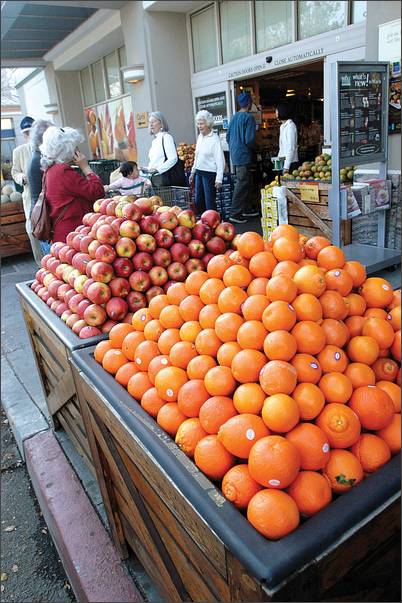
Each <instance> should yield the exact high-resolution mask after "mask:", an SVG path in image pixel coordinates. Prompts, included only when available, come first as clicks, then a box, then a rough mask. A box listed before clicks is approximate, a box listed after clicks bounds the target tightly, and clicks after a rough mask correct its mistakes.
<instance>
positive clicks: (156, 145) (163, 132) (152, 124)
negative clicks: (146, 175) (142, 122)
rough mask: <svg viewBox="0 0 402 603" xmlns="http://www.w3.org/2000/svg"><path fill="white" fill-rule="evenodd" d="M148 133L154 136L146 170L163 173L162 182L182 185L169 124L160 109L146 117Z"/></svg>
mask: <svg viewBox="0 0 402 603" xmlns="http://www.w3.org/2000/svg"><path fill="white" fill-rule="evenodd" d="M148 124H149V133H150V134H152V136H154V139H153V141H152V144H151V148H150V149H149V153H148V159H149V163H148V168H147V169H148V171H150V172H152V173H159V174H165V175H166V179H165V181H164V182H163V184H165V185H168V184H172V185H175V186H184V185H185V177H184V171H183V173H182V174H181V173H180V170H178V169H175V170H173V169H172V168H174V167H175V166H176V168H177V167H178V160H179V158H178V155H177V150H176V145H175V142H174V139H173V136H172V135H171V134H170V132H169V126H168V123H167V121H166V119H165V118H164V116H163V115H162V113H161V112H160V111H153V112H152V113H150V114H149V118H148Z"/></svg>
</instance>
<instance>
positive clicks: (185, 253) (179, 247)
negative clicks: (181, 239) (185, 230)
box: [170, 243, 190, 264]
mask: <svg viewBox="0 0 402 603" xmlns="http://www.w3.org/2000/svg"><path fill="white" fill-rule="evenodd" d="M170 254H171V256H172V260H173V261H174V262H180V263H181V264H185V263H186V262H187V260H188V259H189V257H190V252H189V249H188V247H187V245H184V244H183V243H175V244H174V245H172V246H171V248H170Z"/></svg>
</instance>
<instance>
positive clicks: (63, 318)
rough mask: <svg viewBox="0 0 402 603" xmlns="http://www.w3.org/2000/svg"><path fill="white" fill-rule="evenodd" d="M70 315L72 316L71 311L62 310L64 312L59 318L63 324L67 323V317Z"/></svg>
mask: <svg viewBox="0 0 402 603" xmlns="http://www.w3.org/2000/svg"><path fill="white" fill-rule="evenodd" d="M71 315H72V312H71V310H69V309H68V308H67V310H64V312H63V314H62V315H61V316H60V318H61V320H62V321H63V322H67V318H68V317H69V316H71Z"/></svg>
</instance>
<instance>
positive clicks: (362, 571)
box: [71, 348, 400, 601]
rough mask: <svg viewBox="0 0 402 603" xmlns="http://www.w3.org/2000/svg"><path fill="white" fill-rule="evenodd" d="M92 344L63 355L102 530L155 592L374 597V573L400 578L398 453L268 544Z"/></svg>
mask: <svg viewBox="0 0 402 603" xmlns="http://www.w3.org/2000/svg"><path fill="white" fill-rule="evenodd" d="M93 351H94V348H85V349H83V350H76V351H74V352H73V353H72V355H71V362H72V366H73V376H74V380H75V384H76V390H77V393H78V398H79V404H80V407H81V411H82V417H83V420H84V423H85V427H86V430H87V434H88V439H89V443H90V446H91V452H92V457H93V460H94V464H95V469H96V473H97V477H98V481H99V485H100V489H101V492H102V496H103V501H104V504H105V508H106V510H107V514H108V519H109V523H110V527H111V533H112V536H113V538H114V542H115V544H116V546H117V547H118V549H119V551H120V553H121V555H122V556H123V557H125V556H126V555H127V551H128V547H131V549H132V550H133V551H134V553H135V554H136V556H137V557H138V559H139V560H140V562H141V563H142V565H143V566H144V568H145V569H146V571H147V572H148V573H149V575H150V576H151V578H152V580H153V581H154V582H155V584H156V586H157V587H158V589H159V591H160V593H161V595H162V597H163V599H164V600H168V601H295V600H297V601H319V600H321V601H322V600H325V601H331V600H336V599H337V600H347V601H353V600H356V601H362V600H376V599H372V598H370V597H372V596H375V588H378V576H379V575H380V576H381V578H380V584H382V585H385V584H389V582H387V580H392V579H395V576H396V575H399V565H397V564H398V559H397V557H398V553H399V544H398V529H399V521H400V519H399V493H398V489H399V461H400V459H399V458H398V457H396V458H394V459H392V460H391V461H390V462H389V463H388V464H387V465H385V466H384V467H383V468H382V469H381V470H379V471H378V472H376V473H375V474H373V475H372V476H370V477H368V478H367V479H365V480H364V481H363V482H362V483H361V484H359V485H358V486H356V487H355V488H353V489H352V490H351V491H350V492H348V493H347V494H345V495H343V496H342V497H339V498H338V499H336V500H335V501H334V502H332V503H331V505H329V507H327V508H326V509H324V510H323V511H321V513H319V514H317V515H316V516H315V517H312V518H310V519H309V520H308V521H305V522H303V523H302V524H301V525H300V526H299V528H298V529H297V530H295V532H293V533H292V534H289V535H288V536H287V537H285V538H283V539H282V540H280V541H278V542H270V541H268V540H266V539H265V538H263V537H262V536H261V535H260V534H259V533H258V532H257V531H256V530H255V529H254V528H253V527H252V526H251V525H250V524H249V523H248V522H247V520H246V519H245V517H244V515H243V514H241V513H240V512H239V511H238V510H237V509H236V508H235V507H234V506H233V505H232V504H231V503H230V502H228V501H227V500H226V499H225V498H224V497H223V496H222V494H221V492H220V491H219V490H218V489H217V488H216V487H215V486H214V485H213V484H212V483H211V482H210V481H209V480H208V479H207V478H206V477H205V475H204V474H202V473H201V472H200V471H199V470H198V469H197V467H196V466H195V465H194V463H193V462H192V461H191V460H190V459H189V458H188V457H187V456H185V454H184V453H182V452H181V451H180V450H179V448H178V447H177V446H176V444H175V443H174V441H173V440H172V439H171V438H170V437H169V436H168V435H167V434H166V433H165V432H164V431H163V430H162V429H160V428H159V426H158V425H157V423H156V422H155V421H154V420H153V419H152V418H151V417H150V416H149V415H148V414H147V413H145V411H144V410H143V409H142V408H141V407H140V405H139V404H138V403H137V402H136V401H135V400H134V399H133V398H132V397H131V396H130V395H129V394H128V393H127V391H126V390H125V389H124V388H123V387H122V386H121V385H119V384H118V383H117V382H116V381H115V380H114V379H113V377H112V376H111V375H109V374H107V373H106V372H105V371H104V370H103V369H102V367H101V366H100V365H99V364H98V363H97V362H96V361H95V360H94V358H93ZM378 562H380V563H381V564H383V565H382V566H381V568H378V567H375V563H378ZM372 576H375V577H376V580H375V582H373V580H372ZM362 577H363V579H362ZM367 584H369V585H371V586H369V587H368V586H367ZM369 591H370V592H369ZM379 596H380V595H379ZM324 597H325V598H324ZM331 597H332V598H331ZM338 597H339V598H338ZM379 600H382V599H381V598H380V599H379Z"/></svg>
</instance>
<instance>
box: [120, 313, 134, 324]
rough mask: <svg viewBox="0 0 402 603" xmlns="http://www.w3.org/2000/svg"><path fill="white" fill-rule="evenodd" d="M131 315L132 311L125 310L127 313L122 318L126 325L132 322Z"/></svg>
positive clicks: (132, 314)
mask: <svg viewBox="0 0 402 603" xmlns="http://www.w3.org/2000/svg"><path fill="white" fill-rule="evenodd" d="M133 316H134V312H127V314H126V315H125V317H124V318H123V322H125V323H127V324H128V325H131V324H132V323H133Z"/></svg>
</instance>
